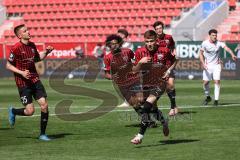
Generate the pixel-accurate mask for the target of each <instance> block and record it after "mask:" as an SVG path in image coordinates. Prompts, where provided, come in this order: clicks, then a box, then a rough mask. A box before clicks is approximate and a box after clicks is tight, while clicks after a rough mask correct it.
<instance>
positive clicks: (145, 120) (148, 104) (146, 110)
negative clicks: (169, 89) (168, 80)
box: [131, 95, 156, 144]
mask: <svg viewBox="0 0 240 160" xmlns="http://www.w3.org/2000/svg"><path fill="white" fill-rule="evenodd" d="M154 99H155V100H156V97H155V96H153V95H150V96H149V97H148V98H147V100H146V101H145V102H144V104H143V108H142V114H141V123H140V130H139V133H138V134H137V135H136V136H135V137H134V138H133V139H132V140H131V143H133V144H140V143H141V142H142V139H143V136H144V134H145V132H146V130H147V127H148V125H149V117H150V115H149V114H150V112H151V109H152V103H153V102H154V101H155V100H154Z"/></svg>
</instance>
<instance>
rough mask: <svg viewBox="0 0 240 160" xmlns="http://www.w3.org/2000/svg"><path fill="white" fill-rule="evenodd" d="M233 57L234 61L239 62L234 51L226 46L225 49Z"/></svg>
mask: <svg viewBox="0 0 240 160" xmlns="http://www.w3.org/2000/svg"><path fill="white" fill-rule="evenodd" d="M223 48H224V49H225V50H226V51H227V52H228V53H229V54H230V55H231V57H232V60H234V61H236V60H237V56H235V54H234V53H233V51H232V50H231V49H230V48H229V47H228V46H226V45H225V46H224V47H223Z"/></svg>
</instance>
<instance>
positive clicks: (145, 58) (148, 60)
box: [139, 57, 151, 63]
mask: <svg viewBox="0 0 240 160" xmlns="http://www.w3.org/2000/svg"><path fill="white" fill-rule="evenodd" d="M148 62H151V57H143V58H142V59H141V60H140V61H139V63H148Z"/></svg>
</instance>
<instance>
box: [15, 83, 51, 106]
mask: <svg viewBox="0 0 240 160" xmlns="http://www.w3.org/2000/svg"><path fill="white" fill-rule="evenodd" d="M18 92H19V95H20V98H21V101H22V104H23V105H24V106H26V105H27V104H31V103H32V101H33V100H32V97H34V99H35V100H38V99H40V98H42V97H44V98H46V97H47V93H46V90H45V88H44V86H43V84H42V82H41V81H38V82H36V83H34V84H33V85H31V86H25V87H21V88H18Z"/></svg>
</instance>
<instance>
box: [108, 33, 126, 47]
mask: <svg viewBox="0 0 240 160" xmlns="http://www.w3.org/2000/svg"><path fill="white" fill-rule="evenodd" d="M112 40H117V41H118V43H122V42H123V39H122V38H121V37H120V36H118V35H116V34H111V35H109V36H107V39H106V41H105V43H106V45H109V43H110V42H111V41H112Z"/></svg>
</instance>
